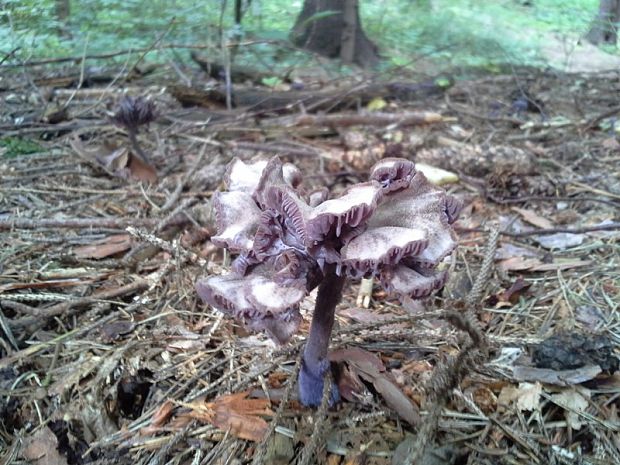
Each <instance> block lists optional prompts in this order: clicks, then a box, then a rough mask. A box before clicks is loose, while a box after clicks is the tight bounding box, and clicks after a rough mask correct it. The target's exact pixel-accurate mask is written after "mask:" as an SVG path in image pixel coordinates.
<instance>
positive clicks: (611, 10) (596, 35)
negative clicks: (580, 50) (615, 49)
mask: <svg viewBox="0 0 620 465" xmlns="http://www.w3.org/2000/svg"><path fill="white" fill-rule="evenodd" d="M618 23H620V0H601V2H600V4H599V10H598V15H597V17H596V19H595V20H594V23H593V24H592V27H591V29H590V31H589V32H588V34H586V40H587V41H588V42H591V43H593V44H594V45H599V44H611V45H616V42H617V41H618Z"/></svg>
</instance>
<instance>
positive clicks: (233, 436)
mask: <svg viewBox="0 0 620 465" xmlns="http://www.w3.org/2000/svg"><path fill="white" fill-rule="evenodd" d="M178 71H179V72H180V70H178ZM72 73H73V74H74V75H76V76H78V77H77V78H74V80H73V81H72V80H69V81H67V80H65V81H63V76H68V75H72ZM50 75H51V74H50V72H49V70H46V69H45V68H43V69H36V68H31V69H27V70H25V69H21V70H20V69H16V70H14V71H13V74H11V75H10V76H9V77H5V78H3V79H2V80H1V81H0V89H1V94H0V96H1V98H2V106H1V107H0V134H1V136H0V310H1V311H0V354H1V355H2V358H1V359H0V419H1V422H0V458H1V463H3V464H8V463H31V464H32V463H34V464H48V465H56V464H58V465H64V464H84V463H101V464H103V463H120V464H124V463H127V464H166V463H170V464H190V463H191V464H221V465H223V464H232V463H238V464H240V463H252V462H254V463H265V464H286V463H313V462H314V461H315V462H316V463H328V464H333V465H335V464H349V465H350V464H390V463H391V464H400V463H407V460H409V461H410V462H411V461H412V460H413V459H415V461H414V462H413V463H424V464H426V465H430V464H443V463H452V464H495V463H502V464H524V465H525V464H563V463H584V464H585V463H588V464H611V463H620V420H619V413H618V407H619V406H620V396H619V394H620V375H619V374H618V373H617V372H616V370H617V368H618V359H617V357H618V355H619V347H618V344H619V343H620V329H619V328H620V318H619V316H618V310H619V308H618V307H619V305H620V271H619V270H620V253H619V252H620V241H619V239H620V223H619V222H620V208H619V207H620V142H619V133H620V126H619V125H618V121H617V117H618V115H619V114H620V106H619V105H620V101H619V100H618V95H619V92H620V73H618V72H608V73H605V74H602V73H599V74H589V75H581V74H563V73H560V72H549V71H546V72H542V71H538V70H535V69H515V70H514V72H513V73H511V74H509V75H492V76H480V77H479V78H476V79H470V80H466V81H461V80H457V81H456V82H455V83H453V84H452V85H445V84H446V83H440V84H437V82H438V81H432V80H431V81H428V79H427V78H422V77H419V76H411V75H404V74H403V75H400V76H398V83H394V81H395V78H394V76H392V78H391V82H392V84H391V85H390V86H388V87H387V88H388V89H389V91H388V92H382V93H377V94H376V95H375V94H374V90H372V89H375V88H376V87H372V86H373V85H375V84H376V80H374V81H357V82H352V81H351V80H350V79H349V80H348V81H347V80H335V81H322V82H318V80H317V79H312V78H307V80H305V81H304V80H303V76H302V78H301V79H302V82H303V91H304V92H307V94H304V95H306V96H308V95H311V94H314V97H313V98H312V99H310V98H309V97H308V100H306V99H305V98H303V97H299V94H298V93H296V92H301V91H294V90H287V89H286V88H285V87H283V88H282V89H280V90H279V92H278V93H277V96H278V99H276V100H277V101H278V102H280V103H279V104H277V105H276V104H271V105H265V102H266V101H267V100H269V98H267V97H265V96H264V94H261V92H267V91H266V90H265V89H263V90H262V91H261V90H260V89H258V87H256V86H253V87H250V88H249V89H248V92H253V94H252V95H253V96H254V99H253V101H254V103H253V104H248V105H246V106H239V107H237V108H234V109H232V110H227V109H226V107H225V105H223V104H222V99H221V98H220V97H221V94H218V93H212V92H210V91H205V89H207V88H208V87H207V83H208V79H207V78H204V77H202V78H195V77H194V78H193V83H192V84H193V86H192V88H191V89H189V88H180V87H179V86H178V85H177V83H178V81H179V80H180V79H181V78H183V77H187V76H186V75H182V76H181V78H180V77H179V76H177V75H176V74H174V73H173V72H172V71H169V70H158V69H156V70H155V71H154V72H153V73H151V74H146V75H144V76H138V77H136V76H135V75H132V76H127V75H117V76H115V77H114V80H113V81H112V82H108V83H105V82H103V83H102V82H101V81H99V83H97V82H95V80H94V79H87V78H88V76H85V75H84V74H82V75H81V77H80V70H75V69H69V68H62V69H60V70H59V71H57V74H56V76H55V77H54V79H55V80H52V79H51V78H50ZM197 76H199V75H198V74H197ZM75 79H77V80H75ZM384 79H385V77H384ZM62 85H64V86H66V87H62ZM300 86H301V84H299V83H298V84H297V87H300ZM192 89H193V90H192ZM235 89H236V90H239V89H240V87H238V86H237V87H235ZM352 89H354V90H352ZM365 90H368V92H365ZM192 92H193V93H192ZM287 92H288V93H290V97H289V98H287V97H286V96H287ZM124 93H128V94H130V95H134V96H136V95H144V96H147V95H148V96H149V97H150V98H151V99H153V101H155V102H156V104H157V112H158V115H159V116H158V118H157V120H156V121H155V122H154V123H152V124H151V125H150V127H148V128H145V129H142V130H141V132H140V133H139V134H138V139H139V141H140V143H141V144H142V147H143V149H144V151H145V152H147V153H149V154H150V159H151V160H152V162H151V163H150V164H149V163H143V162H142V161H141V160H140V159H139V158H138V157H137V156H136V154H135V153H133V152H132V149H131V148H130V145H129V142H128V139H127V135H126V133H125V132H124V131H123V130H121V129H119V128H118V127H116V126H115V125H113V124H112V123H111V120H110V115H111V114H112V112H113V111H114V108H115V105H116V104H117V102H118V101H119V100H120V98H121V96H122V95H123V94H124ZM190 94H191V95H190ZM240 94H241V92H240V91H239V93H238V94H236V95H240ZM218 95H219V97H217V96H218ZM257 95H258V97H257ZM261 95H263V97H264V98H261V97H260V96H261ZM317 95H318V96H321V95H323V96H324V98H322V99H321V98H319V99H318V100H317ZM216 97H217V98H216ZM178 98H181V99H184V101H185V103H186V104H185V106H183V105H181V104H180V103H179V101H178ZM188 99H190V100H191V99H193V100H192V101H194V102H197V101H199V102H200V103H201V104H202V106H200V107H197V106H194V107H191V106H189V105H188ZM282 102H285V103H282ZM272 103H273V102H272ZM420 112H426V113H423V114H422V113H420ZM359 114H363V115H364V119H363V121H361V120H360V118H358V119H355V118H356V116H358V115H359ZM420 115H421V116H423V117H424V118H423V119H424V120H425V121H426V123H425V124H420V123H421V121H420V118H419V116H420ZM353 123H358V124H357V125H355V124H353ZM274 155H279V156H281V157H283V158H285V159H286V160H288V161H292V162H294V163H296V164H297V165H298V166H299V167H300V168H301V169H302V171H303V172H304V173H307V175H306V177H305V179H304V182H306V183H308V184H310V185H326V186H327V187H328V188H329V189H330V190H331V191H332V192H333V193H337V192H339V191H341V190H342V189H343V188H344V187H346V186H347V185H348V184H350V183H353V182H358V181H361V180H365V179H366V176H367V173H368V169H369V168H370V166H372V164H373V163H374V162H376V161H377V160H379V159H381V158H382V157H384V156H404V157H407V158H411V159H413V160H415V161H417V162H420V163H425V164H427V165H430V166H433V167H437V168H442V169H444V170H447V171H449V172H450V173H453V174H456V175H458V180H455V179H454V176H447V177H446V176H443V177H441V179H442V182H445V184H444V187H445V188H446V189H447V190H449V191H450V192H451V193H453V194H455V195H456V196H458V197H459V198H461V199H462V200H463V202H464V205H465V207H464V209H463V212H462V214H461V217H460V219H459V221H458V222H457V223H456V230H457V234H458V236H459V247H458V249H457V251H456V252H455V254H454V257H453V259H452V261H451V264H450V265H449V266H450V268H451V274H450V280H449V281H448V284H447V285H446V288H444V290H443V291H442V292H441V293H440V295H439V296H438V297H436V298H434V299H431V300H430V301H427V302H421V303H418V304H415V303H411V302H409V304H408V305H406V306H404V307H403V306H401V305H400V304H399V303H398V301H396V300H395V299H393V298H391V296H389V295H386V294H385V293H384V292H383V291H381V289H380V288H379V287H377V286H375V288H374V289H373V291H372V292H371V293H370V294H369V295H368V296H366V297H370V298H369V299H368V298H367V299H366V302H364V301H363V300H364V299H361V300H362V301H361V302H358V301H357V300H358V299H357V298H358V295H359V294H360V285H359V283H351V284H350V285H349V286H348V287H347V288H346V289H345V299H344V302H343V304H342V305H341V306H340V307H339V309H338V313H337V324H336V329H335V334H334V338H333V341H332V348H333V349H334V350H336V349H343V348H348V349H351V348H356V349H357V352H355V353H356V354H357V355H356V356H355V357H352V358H350V359H345V360H344V361H343V362H341V364H345V365H346V371H347V372H348V373H353V375H351V376H354V375H355V376H361V377H362V378H363V379H364V380H365V381H366V382H365V383H361V385H358V386H357V387H356V389H357V390H358V391H357V392H356V397H357V398H358V401H356V402H343V403H341V404H339V405H337V406H336V407H334V408H332V409H329V410H327V411H323V410H318V411H317V410H312V409H308V408H303V407H302V406H301V405H300V404H299V402H298V401H297V400H296V394H295V389H294V382H295V375H294V372H295V367H296V360H297V359H298V354H299V349H300V347H302V346H303V340H304V335H305V334H306V333H307V328H308V325H309V321H310V317H311V315H310V314H309V309H311V308H312V299H313V296H312V295H311V296H310V297H309V298H308V299H307V301H306V302H304V305H303V308H302V311H303V314H304V319H305V321H304V323H303V324H302V330H301V331H300V333H299V334H298V335H297V336H295V337H294V338H293V340H292V341H291V342H290V343H289V344H288V345H286V346H283V347H276V346H275V345H274V344H273V343H272V342H270V341H269V340H268V338H266V337H265V336H264V335H262V334H251V333H248V332H247V331H246V330H244V328H243V327H240V326H239V325H238V324H237V323H235V322H234V321H233V320H232V319H230V318H227V317H223V316H222V315H221V314H220V313H219V312H217V311H214V310H212V309H210V308H207V307H205V306H204V305H203V304H202V303H201V302H200V301H199V299H198V298H197V296H196V293H195V290H194V283H195V281H196V279H197V278H198V277H200V276H203V275H205V274H213V273H220V272H222V270H223V269H225V268H226V264H227V257H225V256H223V255H222V253H221V251H220V250H218V249H217V248H216V247H214V246H213V245H212V244H211V242H210V240H209V238H210V237H211V235H213V234H214V232H215V227H214V224H213V215H212V213H211V210H210V198H211V194H212V193H213V192H214V191H215V190H217V189H221V188H222V182H221V181H222V173H223V171H224V169H225V166H226V164H227V163H228V162H229V161H230V160H231V159H232V158H233V157H235V156H238V157H241V158H244V159H248V158H251V157H254V156H266V157H271V156H274ZM494 231H499V236H497V233H496V232H494ZM485 259H486V260H485ZM476 278H478V281H479V284H481V285H482V287H480V286H477V287H476V286H474V287H473V288H472V286H473V283H474V282H475V281H476ZM480 278H482V279H483V281H482V282H480ZM361 297H364V295H363V294H362V295H361ZM455 311H456V312H461V313H469V314H472V315H475V318H476V320H477V321H478V322H479V323H478V324H477V325H476V327H477V326H479V327H480V329H482V334H480V333H479V332H477V330H476V328H470V327H467V326H466V325H465V327H464V325H463V324H459V320H458V318H456V319H455V318H454V316H452V317H451V316H450V315H453V314H454V312H455ZM453 323H456V326H454V325H453ZM468 331H469V334H468ZM472 337H473V339H474V340H473V342H472V340H471V338H472ZM341 353H342V352H341ZM376 357H378V360H379V363H380V364H382V369H381V370H375V372H373V374H372V376H369V375H368V364H369V363H371V364H372V363H375V361H376V360H377V358H376ZM464 361H467V363H465V362H464ZM457 368H458V369H457ZM385 386H390V388H389V389H385ZM287 388H288V389H287ZM402 394H404V396H405V397H406V398H407V399H408V402H410V404H411V406H413V408H415V409H416V410H419V413H420V418H421V420H420V421H419V422H418V423H417V424H409V423H408V422H407V418H404V416H405V415H403V411H401V410H400V409H399V408H398V402H402ZM286 395H289V396H290V398H289V400H288V401H287V402H280V399H282V397H283V396H286ZM399 396H401V397H399ZM398 399H400V400H398ZM407 408H409V407H407ZM405 410H406V409H405ZM270 425H273V426H274V427H272V428H270ZM416 454H417V458H416V457H415V456H416ZM313 457H314V458H313ZM296 460H298V462H295V461H296Z"/></svg>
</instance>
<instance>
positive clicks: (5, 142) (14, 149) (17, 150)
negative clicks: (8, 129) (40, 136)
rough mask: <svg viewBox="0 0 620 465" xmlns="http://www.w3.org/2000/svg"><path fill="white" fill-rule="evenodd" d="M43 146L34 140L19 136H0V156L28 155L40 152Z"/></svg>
mask: <svg viewBox="0 0 620 465" xmlns="http://www.w3.org/2000/svg"><path fill="white" fill-rule="evenodd" d="M42 150H43V148H42V147H41V146H40V145H39V144H37V143H36V142H35V141H33V140H30V139H25V138H21V137H3V138H0V156H1V157H3V158H15V157H17V156H20V155H30V154H31V153H38V152H41V151H42Z"/></svg>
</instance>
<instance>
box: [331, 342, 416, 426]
mask: <svg viewBox="0 0 620 465" xmlns="http://www.w3.org/2000/svg"><path fill="white" fill-rule="evenodd" d="M329 359H330V360H331V361H333V362H346V363H347V364H348V366H349V368H350V369H351V372H352V373H355V374H356V375H358V376H360V377H361V378H363V379H365V380H366V381H368V382H370V383H372V385H373V386H374V388H375V389H376V391H377V392H378V393H379V394H380V395H381V397H383V399H384V400H385V403H386V404H387V405H388V406H389V407H390V408H391V409H393V410H394V411H395V412H396V413H397V414H398V415H399V416H400V417H401V418H403V419H404V420H406V421H407V422H409V423H410V424H412V425H417V424H419V422H420V416H419V414H418V409H417V406H416V405H415V404H414V403H413V402H412V401H411V400H410V399H409V398H408V397H407V396H406V395H405V394H404V393H403V392H402V391H401V390H400V388H399V387H398V386H397V385H396V384H395V383H394V382H393V381H392V380H391V379H389V378H388V375H387V374H386V373H385V367H384V366H383V363H382V362H381V359H380V358H379V357H377V356H376V355H375V354H373V353H371V352H368V351H366V350H363V349H360V348H359V347H354V348H350V349H339V350H335V351H333V352H332V353H330V354H329ZM351 385H352V386H353V385H354V384H353V383H351ZM360 395H361V393H360Z"/></svg>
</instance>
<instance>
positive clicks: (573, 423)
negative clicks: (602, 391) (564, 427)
mask: <svg viewBox="0 0 620 465" xmlns="http://www.w3.org/2000/svg"><path fill="white" fill-rule="evenodd" d="M584 395H585V397H584ZM586 397H587V398H586ZM589 398H590V391H589V390H588V389H585V388H582V389H580V390H579V391H577V390H576V389H574V388H573V389H567V390H565V391H562V392H560V393H559V394H553V395H552V396H551V400H552V401H553V403H554V404H556V405H559V406H560V407H562V408H563V409H564V410H565V412H564V416H565V417H566V423H568V426H569V427H570V428H572V429H574V430H579V429H581V426H582V423H581V417H580V415H579V413H580V412H583V411H584V410H585V409H586V408H587V407H588V405H589V402H588V399H589Z"/></svg>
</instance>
